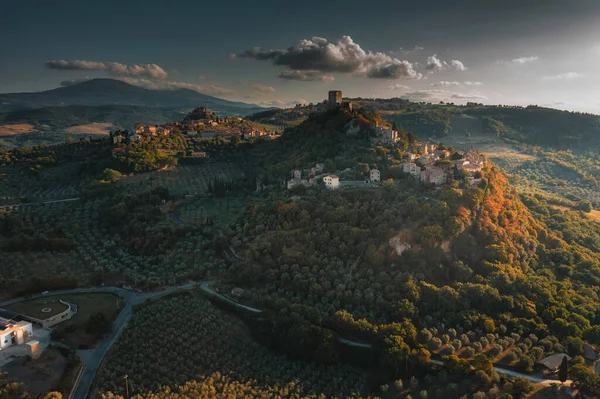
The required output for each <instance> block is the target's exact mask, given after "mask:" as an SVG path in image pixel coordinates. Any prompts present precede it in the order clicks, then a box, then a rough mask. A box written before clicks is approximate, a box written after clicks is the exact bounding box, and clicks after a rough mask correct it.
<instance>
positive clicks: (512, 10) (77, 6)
mask: <svg viewBox="0 0 600 399" xmlns="http://www.w3.org/2000/svg"><path fill="white" fill-rule="evenodd" d="M91 3H93V4H91ZM414 3H416V2H414V1H410V2H408V1H400V0H388V1H380V0H372V1H368V2H365V1H364V0H362V1H354V0H347V1H338V0H327V1H323V0H321V1H313V0H304V1H301V2H298V1H297V2H294V1H281V0H280V1H260V0H257V1H252V2H250V1H219V2H202V1H162V0H161V1H157V0H146V1H128V0H121V1H112V0H107V1H101V2H83V1H72V0H64V1H61V0H55V1H46V0H21V1H14V2H10V3H8V4H4V5H3V11H2V15H3V18H2V24H0V92H19V91H38V90H46V89H51V88H55V87H58V86H60V85H61V82H65V83H64V84H68V82H69V81H72V80H81V79H87V78H92V77H105V76H110V77H114V78H118V79H124V80H126V81H129V82H131V83H134V84H138V85H142V86H146V87H160V88H174V87H189V88H192V89H196V90H199V91H202V92H205V93H207V94H213V95H216V96H219V97H223V98H228V99H233V100H242V101H246V102H254V103H261V104H273V105H277V104H280V105H283V104H292V103H293V102H294V101H320V100H322V99H323V98H324V94H325V93H326V91H327V90H330V89H334V88H335V89H338V88H339V89H342V90H343V91H344V95H345V96H352V97H355V96H362V97H395V96H398V97H399V96H406V97H408V98H413V99H422V100H426V101H440V100H444V101H454V102H457V103H461V102H466V101H477V102H484V103H502V104H530V103H531V104H538V105H545V106H551V107H556V108H563V109H576V110H582V111H591V112H597V113H600V95H599V93H600V77H599V76H598V72H597V71H598V70H599V68H598V64H599V63H600V24H598V23H597V21H598V20H600V2H598V1H595V0H571V1H566V0H565V1H556V0H540V1H538V0H528V1H513V0H505V1H495V0H487V1H472V0H468V1H467V0H465V1H460V0H456V1H452V2H449V1H440V0H430V1H428V2H423V4H414ZM523 3H525V4H523ZM313 38H316V39H313ZM303 40H304V41H303ZM301 41H303V42H301ZM292 46H294V47H293V48H292V49H290V47H292ZM257 47H259V48H260V50H254V51H252V49H254V48H257ZM268 50H280V51H275V52H268ZM231 54H237V55H238V56H237V57H232V56H231ZM244 55H246V56H244ZM49 61H54V62H49ZM75 61H82V62H79V63H75ZM457 62H460V64H458V63H457ZM461 65H462V66H461Z"/></svg>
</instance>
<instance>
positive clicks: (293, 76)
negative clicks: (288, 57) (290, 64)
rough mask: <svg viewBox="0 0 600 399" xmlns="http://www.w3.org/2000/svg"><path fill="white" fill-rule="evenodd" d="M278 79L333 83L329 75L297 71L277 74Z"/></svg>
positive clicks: (289, 70)
mask: <svg viewBox="0 0 600 399" xmlns="http://www.w3.org/2000/svg"><path fill="white" fill-rule="evenodd" d="M279 78H281V79H285V80H300V81H304V82H314V81H319V82H333V81H334V80H335V78H334V77H333V75H332V74H330V73H321V72H319V71H298V70H295V69H288V70H285V71H283V72H281V73H280V74H279Z"/></svg>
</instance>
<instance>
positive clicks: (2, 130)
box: [0, 123, 36, 136]
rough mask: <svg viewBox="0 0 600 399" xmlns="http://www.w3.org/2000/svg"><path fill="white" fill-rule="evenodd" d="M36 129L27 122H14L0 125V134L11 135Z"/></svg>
mask: <svg viewBox="0 0 600 399" xmlns="http://www.w3.org/2000/svg"><path fill="white" fill-rule="evenodd" d="M35 131H36V129H35V128H34V127H33V125H30V124H29V123H14V124H6V125H0V136H12V135H14V134H21V133H31V132H35Z"/></svg>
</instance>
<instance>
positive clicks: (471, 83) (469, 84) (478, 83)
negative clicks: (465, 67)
mask: <svg viewBox="0 0 600 399" xmlns="http://www.w3.org/2000/svg"><path fill="white" fill-rule="evenodd" d="M464 84H465V86H481V85H482V84H483V83H481V82H472V81H470V80H467V81H466V82H464Z"/></svg>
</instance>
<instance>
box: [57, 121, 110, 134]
mask: <svg viewBox="0 0 600 399" xmlns="http://www.w3.org/2000/svg"><path fill="white" fill-rule="evenodd" d="M114 128H115V126H114V125H113V124H112V123H96V122H94V123H88V124H87V125H77V126H71V127H68V128H66V129H65V132H66V133H70V134H109V133H110V130H111V129H114Z"/></svg>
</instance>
